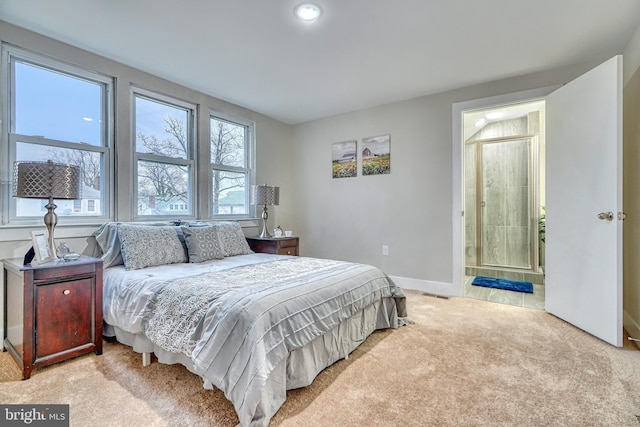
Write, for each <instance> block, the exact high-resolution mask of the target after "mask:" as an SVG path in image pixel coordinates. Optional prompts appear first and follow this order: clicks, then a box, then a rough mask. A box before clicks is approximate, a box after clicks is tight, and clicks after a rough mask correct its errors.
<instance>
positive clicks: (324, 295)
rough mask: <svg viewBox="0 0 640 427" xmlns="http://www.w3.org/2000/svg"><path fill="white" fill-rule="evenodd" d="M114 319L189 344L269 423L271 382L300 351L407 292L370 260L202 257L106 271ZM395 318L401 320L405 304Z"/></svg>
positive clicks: (231, 393)
mask: <svg viewBox="0 0 640 427" xmlns="http://www.w3.org/2000/svg"><path fill="white" fill-rule="evenodd" d="M103 293H104V319H105V321H106V322H107V323H108V324H110V325H112V326H116V327H117V328H120V329H122V330H124V331H127V332H129V333H132V334H144V335H145V336H146V337H147V338H149V339H150V340H151V341H153V342H154V344H156V345H158V346H160V347H162V348H163V349H165V350H167V351H171V352H176V353H183V354H185V355H186V356H188V357H189V358H190V360H191V362H192V363H193V365H192V366H190V367H189V369H190V370H192V371H193V372H195V373H197V374H198V375H200V376H202V377H203V378H204V379H205V386H206V385H207V384H208V383H211V384H213V385H215V386H216V387H217V388H219V389H221V390H222V391H223V392H224V393H225V396H226V397H227V398H228V399H229V400H230V401H231V402H232V403H233V404H234V407H235V409H236V412H237V414H238V417H239V419H240V424H241V425H243V426H248V425H267V424H268V422H269V419H270V417H271V416H272V415H273V414H274V413H275V410H277V408H278V407H279V406H280V405H281V403H277V404H276V407H275V408H268V409H265V408H264V407H263V406H264V405H265V399H267V400H268V396H265V387H266V386H265V384H266V382H267V380H268V378H269V376H270V375H271V373H272V372H273V371H274V369H275V368H276V366H278V365H279V364H281V362H282V361H283V360H284V359H285V358H286V357H287V355H289V354H290V353H291V352H292V351H294V350H296V349H300V348H302V347H303V346H305V345H306V344H308V343H310V342H311V341H312V340H315V339H316V338H318V337H320V336H321V335H323V334H325V333H327V332H328V331H331V330H333V329H334V328H336V327H337V326H338V325H339V324H340V323H341V322H343V321H345V320H347V319H349V318H351V317H352V316H353V315H355V314H356V313H359V312H361V311H363V310H364V309H365V308H367V307H370V306H371V305H373V304H376V303H378V302H380V301H382V300H388V299H391V300H395V301H397V303H398V304H397V307H398V310H399V314H400V316H405V315H406V313H405V312H404V310H405V309H404V295H403V294H402V291H401V290H400V289H399V288H398V287H397V286H396V285H395V284H393V282H392V281H390V280H389V279H388V277H387V276H386V275H385V274H384V273H383V272H382V271H380V270H379V269H377V268H375V267H371V266H368V265H363V264H354V263H347V262H341V261H330V260H320V259H314V258H303V257H283V256H277V255H268V254H252V255H243V256H236V257H228V258H225V259H223V260H216V261H211V262H207V263H201V264H174V265H167V266H159V267H151V268H146V269H142V270H132V271H125V270H124V268H123V267H122V266H118V267H112V268H109V269H106V270H105V274H104V291H103ZM387 324H388V325H390V326H392V327H397V317H395V313H394V315H393V319H388V322H387Z"/></svg>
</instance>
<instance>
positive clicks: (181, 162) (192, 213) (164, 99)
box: [130, 86, 198, 221]
mask: <svg viewBox="0 0 640 427" xmlns="http://www.w3.org/2000/svg"><path fill="white" fill-rule="evenodd" d="M138 97H140V98H143V99H145V100H147V101H152V102H157V103H160V104H166V105H169V106H171V107H176V108H180V109H185V110H186V111H187V125H186V126H185V130H186V131H187V140H188V142H187V156H186V157H187V158H186V159H181V158H177V157H167V156H159V155H156V154H148V153H139V152H138V150H137V138H138V136H137V119H136V99H137V98H138ZM130 107H131V133H132V135H131V141H132V143H131V152H132V156H131V158H132V159H133V162H132V165H131V168H132V173H133V175H132V180H131V181H132V193H133V203H132V205H131V217H132V218H133V220H134V221H153V220H163V219H175V218H179V219H196V218H197V215H198V212H197V209H198V208H197V207H198V191H197V188H198V186H197V152H196V147H197V146H198V143H197V132H196V127H197V123H198V106H197V105H196V104H194V103H192V102H188V101H184V100H181V99H178V98H174V97H172V96H168V95H164V94H161V93H158V92H156V91H152V90H148V89H143V88H140V87H135V86H132V87H131V96H130ZM140 161H147V162H153V163H161V164H167V165H172V166H186V167H188V169H189V177H188V188H189V190H188V192H189V202H190V203H189V204H188V205H190V206H188V211H187V213H184V214H178V213H176V214H168V215H140V214H139V213H138V203H139V199H138V163H139V162H140Z"/></svg>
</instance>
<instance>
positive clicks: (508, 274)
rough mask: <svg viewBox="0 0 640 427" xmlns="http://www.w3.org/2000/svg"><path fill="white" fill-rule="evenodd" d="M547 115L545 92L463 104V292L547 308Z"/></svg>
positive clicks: (506, 302)
mask: <svg viewBox="0 0 640 427" xmlns="http://www.w3.org/2000/svg"><path fill="white" fill-rule="evenodd" d="M544 117H545V104H544V100H537V101H530V102H523V103H516V104H509V105H501V106H498V107H492V108H488V109H481V110H471V111H464V112H463V140H464V151H463V161H464V212H465V215H464V242H465V254H464V255H465V257H464V262H465V267H464V268H465V284H464V296H466V297H470V298H476V299H483V300H488V301H493V302H499V303H504V304H511V305H518V306H524V307H530V308H537V309H544V301H545V298H544V240H545V239H544V231H545V228H544V224H545V222H544V219H545V217H544V200H545V197H544V149H545V144H544ZM476 277H483V278H491V279H505V280H510V281H515V282H528V283H531V284H532V290H533V293H528V292H518V291H513V290H505V289H496V288H487V287H484V286H476V285H474V284H473V282H474V279H475V278H476ZM501 283H502V282H501Z"/></svg>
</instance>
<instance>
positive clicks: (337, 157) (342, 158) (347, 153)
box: [331, 141, 358, 178]
mask: <svg viewBox="0 0 640 427" xmlns="http://www.w3.org/2000/svg"><path fill="white" fill-rule="evenodd" d="M357 162H358V152H357V149H356V141H344V142H336V143H335V144H333V145H332V146H331V167H332V169H333V177H334V178H351V177H354V176H357V174H358V166H357Z"/></svg>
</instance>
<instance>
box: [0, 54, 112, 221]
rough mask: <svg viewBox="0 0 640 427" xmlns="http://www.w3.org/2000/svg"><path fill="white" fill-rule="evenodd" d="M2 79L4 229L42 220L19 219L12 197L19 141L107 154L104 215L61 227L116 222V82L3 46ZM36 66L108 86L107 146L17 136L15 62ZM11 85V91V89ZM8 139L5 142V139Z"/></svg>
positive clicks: (79, 218)
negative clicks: (114, 189)
mask: <svg viewBox="0 0 640 427" xmlns="http://www.w3.org/2000/svg"><path fill="white" fill-rule="evenodd" d="M1 59H2V79H1V80H0V84H1V85H2V88H3V92H4V96H3V102H4V105H5V110H4V113H3V117H2V129H1V132H2V135H3V136H6V139H5V141H7V143H6V144H2V145H1V146H0V153H1V154H2V156H1V157H4V158H5V159H6V160H5V161H4V162H0V184H2V186H1V187H0V193H1V194H0V195H1V197H0V201H1V204H2V208H1V209H0V227H2V228H5V227H20V226H32V225H41V224H42V216H40V215H34V216H29V217H20V218H17V217H16V200H15V198H13V197H12V188H11V186H12V183H13V182H12V181H13V164H14V162H15V160H16V144H17V142H18V139H19V140H20V142H26V143H35V144H38V145H49V146H54V147H60V148H69V149H73V150H83V151H92V152H99V153H101V154H103V159H104V164H103V170H102V173H101V177H102V181H101V195H102V200H101V205H102V206H103V214H102V215H99V216H96V215H91V216H80V215H74V216H73V217H69V218H67V217H58V225H64V224H65V223H73V224H74V225H75V224H101V223H103V222H105V221H106V220H108V219H110V218H113V216H114V207H113V206H114V203H113V201H114V191H113V188H114V186H113V180H112V177H113V167H114V165H113V154H112V153H113V147H114V143H113V140H114V137H113V135H114V108H113V94H114V82H113V78H111V77H108V76H105V75H103V74H101V73H99V72H96V71H90V70H86V69H84V68H82V67H79V66H76V65H73V64H69V63H66V62H64V61H61V60H56V59H52V58H49V57H47V56H44V55H40V54H36V53H33V52H30V51H28V50H26V49H22V48H20V47H17V46H13V45H9V44H6V43H3V44H2V57H1ZM16 60H17V61H19V62H23V63H27V64H32V65H34V66H37V67H43V68H48V69H52V70H54V71H59V72H61V73H64V74H68V75H70V76H73V77H77V78H79V79H83V80H89V81H93V82H96V83H100V84H103V85H104V100H103V102H104V104H103V105H102V107H103V110H102V111H103V117H101V120H102V122H103V123H105V129H104V132H105V134H104V135H103V138H104V140H103V142H104V145H100V146H97V145H89V144H87V145H86V146H85V145H83V146H82V147H81V148H79V144H78V143H72V142H68V141H59V140H53V139H47V138H43V137H35V136H30V135H21V134H17V133H13V132H12V130H13V129H14V127H15V126H14V123H15V113H16V112H15V105H14V103H13V102H12V97H11V95H12V94H13V93H15V86H14V85H13V82H14V80H13V76H14V67H13V64H14V63H15V61H16ZM10 85H11V87H10ZM2 139H4V138H2Z"/></svg>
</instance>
